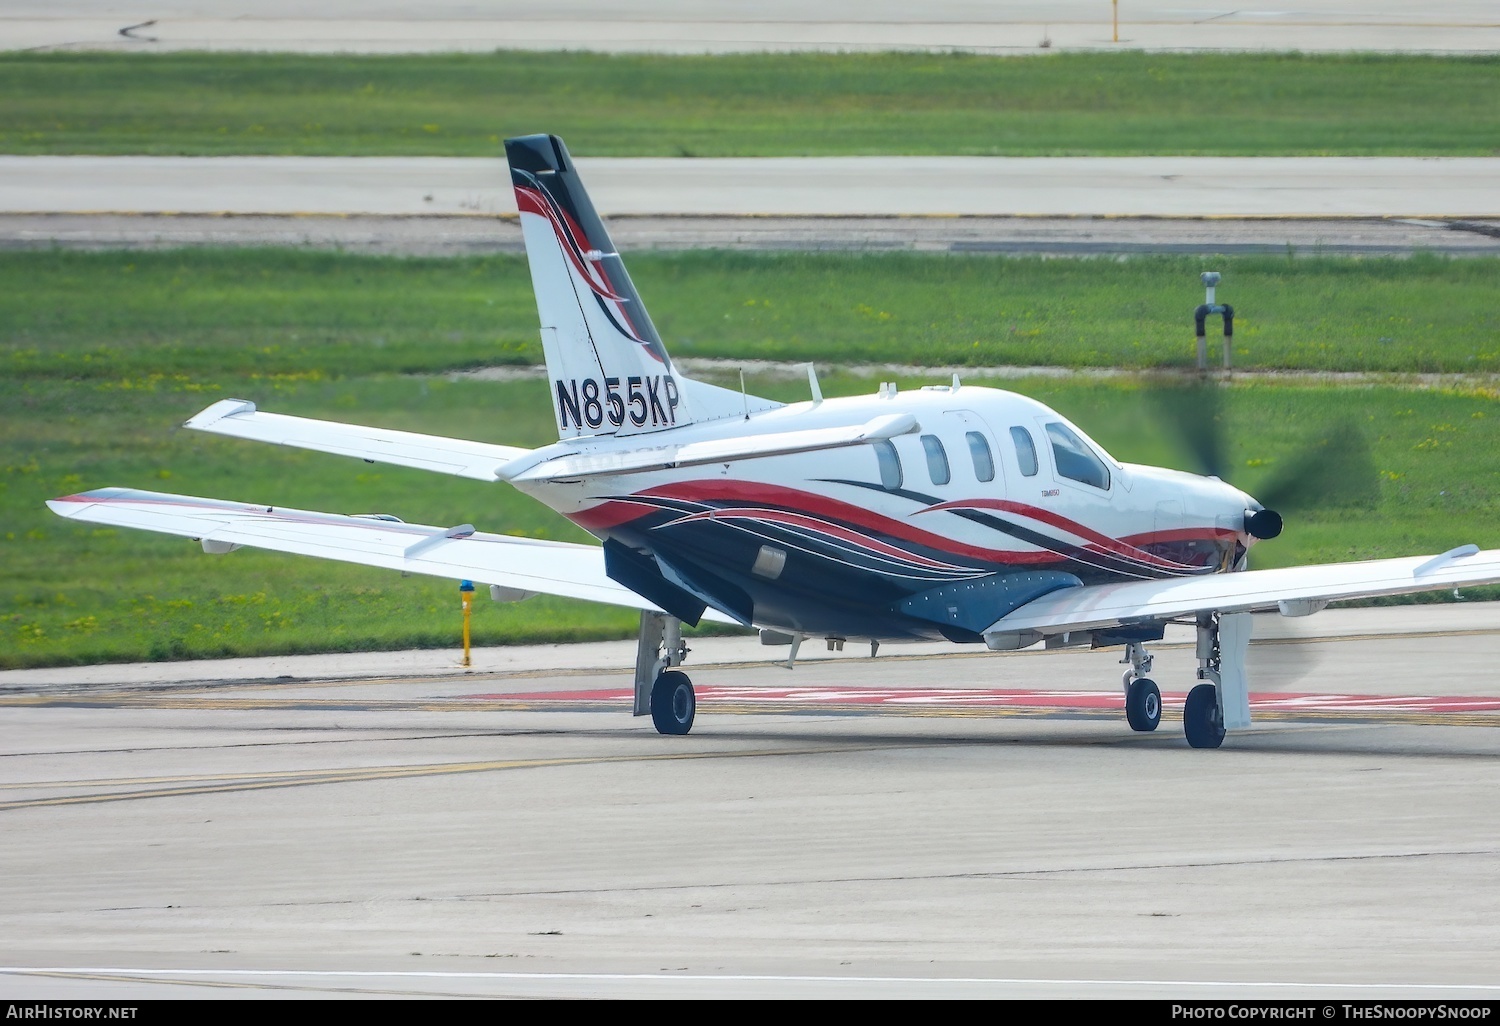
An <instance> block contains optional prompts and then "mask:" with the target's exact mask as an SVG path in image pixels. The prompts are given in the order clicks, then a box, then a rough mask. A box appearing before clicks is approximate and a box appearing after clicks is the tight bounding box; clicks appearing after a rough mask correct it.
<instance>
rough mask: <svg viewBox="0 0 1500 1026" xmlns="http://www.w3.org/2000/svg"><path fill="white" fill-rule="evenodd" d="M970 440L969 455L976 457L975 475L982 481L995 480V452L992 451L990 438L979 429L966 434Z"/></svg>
mask: <svg viewBox="0 0 1500 1026" xmlns="http://www.w3.org/2000/svg"><path fill="white" fill-rule="evenodd" d="M964 437H965V438H967V439H968V440H969V455H970V456H971V457H973V459H974V477H975V478H976V479H978V480H980V481H993V480H995V454H994V453H992V452H990V442H989V439H987V438H985V437H984V435H982V434H980V433H979V432H978V431H970V432H969V433H968V434H967V435H965V436H964Z"/></svg>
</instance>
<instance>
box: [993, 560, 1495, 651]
mask: <svg viewBox="0 0 1500 1026" xmlns="http://www.w3.org/2000/svg"><path fill="white" fill-rule="evenodd" d="M1496 583H1500V549H1485V550H1479V549H1477V548H1475V547H1474V546H1472V545H1466V546H1463V547H1462V548H1458V549H1453V550H1451V551H1449V552H1446V553H1443V554H1442V555H1440V556H1407V557H1403V558H1400V559H1375V560H1368V561H1365V562H1359V563H1320V564H1317V565H1314V566H1292V567H1282V568H1279V569H1275V570H1247V571H1244V572H1242V573H1234V574H1210V575H1207V576H1204V577H1169V578H1165V579H1160V580H1145V581H1128V582H1121V583H1117V584H1096V585H1090V586H1086V587H1079V588H1065V589H1062V590H1060V591H1054V592H1052V593H1051V594H1048V595H1043V596H1042V597H1041V598H1038V599H1035V600H1034V601H1032V602H1028V603H1027V604H1026V605H1024V606H1021V607H1020V608H1019V609H1017V610H1016V611H1015V612H1013V613H1011V614H1010V615H1008V616H1005V617H1003V618H1001V619H1000V620H999V621H998V622H996V623H995V624H993V625H992V626H991V627H990V628H989V629H988V630H986V631H985V632H984V635H985V639H986V640H987V641H990V642H991V644H992V645H996V644H997V642H998V643H999V647H1015V646H1014V645H1011V644H1006V643H1005V641H1004V636H1006V635H1016V634H1031V635H1033V636H1045V635H1051V634H1060V633H1062V632H1064V631H1086V630H1096V629H1098V628H1101V627H1114V626H1119V625H1121V624H1132V623H1141V622H1143V621H1151V620H1164V619H1169V618H1172V617H1178V616H1191V615H1194V614H1197V613H1206V612H1219V613H1239V612H1254V611H1256V610H1265V609H1277V608H1280V609H1281V610H1282V612H1283V613H1285V614H1286V615H1288V616H1298V615H1303V614H1304V613H1306V612H1311V611H1313V610H1316V609H1319V608H1322V605H1323V604H1325V603H1328V602H1337V601H1339V600H1342V599H1358V598H1376V597H1378V596H1382V595H1408V594H1412V593H1414V592H1419V591H1445V590H1447V589H1449V588H1459V587H1472V586H1474V585H1480V584H1496Z"/></svg>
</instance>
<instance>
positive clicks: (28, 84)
mask: <svg viewBox="0 0 1500 1026" xmlns="http://www.w3.org/2000/svg"><path fill="white" fill-rule="evenodd" d="M0 96H3V97H4V98H5V99H4V103H3V104H0V152H4V153H14V154H35V153H95V154H106V153H107V154H189V155H213V154H315V155H316V154H328V155H332V154H338V155H376V154H381V155H383V154H406V155H452V156H483V155H494V154H496V153H497V152H498V149H499V142H500V140H501V139H503V138H505V137H506V136H508V135H518V134H529V133H533V132H553V133H556V134H559V135H562V136H563V137H564V138H566V139H567V140H568V144H569V147H570V148H571V149H572V150H573V152H574V153H576V154H578V155H580V156H602V155H615V156H703V157H707V156H799V155H840V154H1005V155H1015V156H1035V155H1065V154H1095V155H1109V154H1120V155H1130V154H1223V155H1257V156H1266V155H1277V154H1285V155H1294V154H1295V155H1309V154H1417V155H1439V154H1443V155H1490V154H1495V153H1500V143H1497V140H1500V59H1497V58H1495V57H1492V56H1491V57H1466V58H1439V57H1425V56H1375V55H1364V56H1359V55H1355V56H1349V55H1327V56H1323V55H1319V56H1310V55H1297V54H1279V55H1278V54H1269V55H1267V54H1242V55H1230V54H1191V55H1169V54H1144V53H1138V52H1133V53H1117V54H1102V53H1101V54H1093V53H1068V54H1062V53H1059V54H1051V55H1045V56H1042V55H1038V56H1028V57H1020V58H1016V57H1009V58H1007V57H987V56H977V55H963V54H949V55H925V54H844V55H830V54H782V55H769V54H764V55H739V56H715V57H708V56H699V57H691V56H685V57H659V56H658V57H651V56H636V55H620V56H610V55H601V54H583V53H574V54H558V53H525V52H501V53H495V54H458V55H454V54H446V55H417V56H359V57H356V56H298V55H273V54H211V55H210V54H191V53H177V54H154V55H141V54H85V53H46V54H30V53H20V54H17V53H9V54H5V55H3V56H0Z"/></svg>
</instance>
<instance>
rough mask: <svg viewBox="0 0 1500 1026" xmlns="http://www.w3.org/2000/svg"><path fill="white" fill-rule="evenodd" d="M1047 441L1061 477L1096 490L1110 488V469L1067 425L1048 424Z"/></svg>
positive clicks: (1054, 422)
mask: <svg viewBox="0 0 1500 1026" xmlns="http://www.w3.org/2000/svg"><path fill="white" fill-rule="evenodd" d="M1047 439H1048V440H1049V441H1050V442H1051V443H1052V458H1053V459H1055V460H1056V461H1057V474H1058V476H1059V477H1065V478H1067V479H1068V480H1069V481H1081V482H1083V483H1084V484H1086V485H1093V486H1094V487H1095V488H1104V489H1106V490H1107V489H1108V488H1109V468H1108V467H1106V466H1105V465H1104V461H1103V460H1101V459H1100V458H1099V457H1098V456H1096V455H1094V450H1092V449H1090V448H1089V447H1088V446H1087V445H1085V444H1083V439H1081V438H1079V437H1078V436H1077V435H1075V434H1074V433H1073V432H1071V431H1069V430H1068V428H1067V425H1065V424H1059V423H1058V422H1057V421H1053V422H1052V423H1051V424H1048V425H1047Z"/></svg>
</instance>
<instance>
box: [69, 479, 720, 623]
mask: <svg viewBox="0 0 1500 1026" xmlns="http://www.w3.org/2000/svg"><path fill="white" fill-rule="evenodd" d="M47 505H48V506H49V507H50V508H51V509H52V511H53V512H54V513H57V514H59V515H60V516H64V517H67V518H69V519H71V520H86V521H90V522H92V523H97V524H108V525H110V526H113V527H133V528H138V529H141V530H146V531H156V532H159V533H162V534H175V535H179V536H181V537H184V538H194V539H197V540H199V541H201V542H202V543H203V548H204V551H205V552H218V553H223V552H229V551H230V550H232V549H234V548H238V547H239V546H241V545H244V546H248V547H250V548H259V549H271V550H273V551H275V552H290V553H294V554H297V555H301V556H319V557H321V558H323V559H337V560H340V561H342V562H345V563H362V564H364V565H366V566H378V567H384V568H386V569H388V570H403V571H406V572H407V573H414V574H426V575H429V576H433V577H447V578H450V579H452V580H469V581H475V582H476V583H480V582H482V583H484V584H498V585H500V586H501V587H504V588H511V589H516V590H520V591H527V592H536V593H540V594H545V595H562V596H565V597H567V598H578V599H587V600H589V601H591V602H604V603H608V604H610V605H616V606H626V607H629V608H631V609H647V610H656V608H657V607H656V606H655V605H653V604H652V603H650V602H647V601H646V600H645V599H643V598H641V597H640V596H639V595H637V594H636V593H635V592H633V591H630V590H629V589H627V588H624V587H622V586H621V585H619V584H616V583H615V582H614V581H612V580H610V578H609V577H607V576H606V575H605V573H604V550H603V549H601V548H599V547H598V546H594V545H575V544H572V543H569V542H555V541H539V540H536V539H533V538H515V537H511V536H509V535H502V534H486V533H485V532H483V531H476V530H474V528H473V526H472V525H470V524H462V525H460V526H457V527H449V528H442V527H429V526H425V525H422V524H404V523H401V522H400V521H397V520H394V519H386V518H380V517H371V516H341V515H339V514H335V513H315V512H312V511H309V510H301V509H286V508H283V507H272V506H260V505H251V504H249V503H243V502H227V501H225V500H222V499H201V498H196V497H194V496H190V495H171V494H167V493H164V492H147V491H139V490H136V489H131V488H100V489H96V490H95V491H91V492H83V493H81V494H78V495H68V496H64V497H63V498H60V499H51V500H49V501H48V502H47ZM704 618H705V619H709V620H717V621H719V622H720V623H734V622H735V621H734V620H732V619H730V618H729V617H726V616H724V615H723V614H721V613H718V612H716V611H715V610H713V609H710V610H708V611H707V612H706V613H705V614H704Z"/></svg>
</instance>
